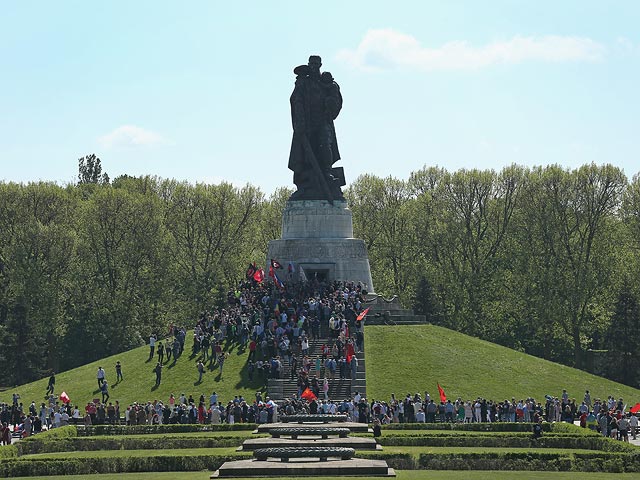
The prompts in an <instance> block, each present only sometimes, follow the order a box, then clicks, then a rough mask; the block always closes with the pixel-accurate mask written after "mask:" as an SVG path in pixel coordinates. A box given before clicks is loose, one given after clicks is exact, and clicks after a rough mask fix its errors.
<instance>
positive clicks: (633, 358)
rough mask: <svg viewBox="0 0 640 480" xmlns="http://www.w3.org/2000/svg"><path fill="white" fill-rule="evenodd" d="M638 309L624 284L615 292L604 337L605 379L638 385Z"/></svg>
mask: <svg viewBox="0 0 640 480" xmlns="http://www.w3.org/2000/svg"><path fill="white" fill-rule="evenodd" d="M639 329H640V305H639V304H638V297H637V296H636V295H635V293H634V292H633V290H632V289H631V285H630V284H629V283H628V282H627V281H625V282H624V283H623V284H622V287H621V289H620V291H619V292H618V298H617V301H616V305H615V310H614V312H613V316H612V319H611V325H610V327H609V330H608V332H607V336H606V346H607V347H608V349H609V352H611V354H610V359H609V364H608V373H609V377H610V378H612V379H615V380H617V381H619V382H622V383H625V384H627V385H633V386H636V385H638V365H639V364H640V337H639V336H638V331H639Z"/></svg>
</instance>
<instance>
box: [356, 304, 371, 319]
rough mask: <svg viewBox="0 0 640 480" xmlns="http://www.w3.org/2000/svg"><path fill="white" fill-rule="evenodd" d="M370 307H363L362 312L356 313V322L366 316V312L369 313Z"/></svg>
mask: <svg viewBox="0 0 640 480" xmlns="http://www.w3.org/2000/svg"><path fill="white" fill-rule="evenodd" d="M370 308H371V307H368V308H365V309H364V310H363V311H362V312H360V315H358V318H356V322H360V321H362V320H363V319H364V317H366V316H367V313H369V309H370Z"/></svg>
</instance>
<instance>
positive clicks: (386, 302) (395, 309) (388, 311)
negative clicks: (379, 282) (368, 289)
mask: <svg viewBox="0 0 640 480" xmlns="http://www.w3.org/2000/svg"><path fill="white" fill-rule="evenodd" d="M366 307H370V308H371V310H369V313H368V314H367V318H366V324H367V325H421V324H426V323H427V319H426V317H425V316H424V315H416V314H415V313H413V310H408V309H405V308H402V305H400V302H399V301H398V297H397V296H394V297H393V298H391V299H386V298H384V297H383V296H382V295H377V294H375V293H373V294H368V295H367V298H366V300H365V308H366Z"/></svg>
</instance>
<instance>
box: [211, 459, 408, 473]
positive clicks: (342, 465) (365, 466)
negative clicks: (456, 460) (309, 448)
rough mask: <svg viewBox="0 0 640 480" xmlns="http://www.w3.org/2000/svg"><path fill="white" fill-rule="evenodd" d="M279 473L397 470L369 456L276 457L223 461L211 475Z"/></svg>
mask: <svg viewBox="0 0 640 480" xmlns="http://www.w3.org/2000/svg"><path fill="white" fill-rule="evenodd" d="M279 476H301V477H307V476H308V477H312V476H335V477H341V476H362V477H364V476H380V477H395V476H396V473H395V471H394V470H393V469H392V468H389V466H388V465H387V462H385V461H384V460H368V459H364V458H353V459H351V460H329V461H327V462H318V461H317V459H303V458H300V459H291V460H290V461H289V462H281V461H279V460H270V461H266V462H265V461H258V460H237V461H234V462H225V463H224V464H223V465H222V466H221V467H220V468H219V469H218V470H217V471H216V472H215V473H214V474H213V475H211V478H224V477H279Z"/></svg>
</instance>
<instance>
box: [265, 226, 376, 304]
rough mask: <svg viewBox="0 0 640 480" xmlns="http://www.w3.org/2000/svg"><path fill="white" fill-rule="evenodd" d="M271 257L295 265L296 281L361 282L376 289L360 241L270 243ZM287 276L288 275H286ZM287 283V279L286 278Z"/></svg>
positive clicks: (300, 240) (350, 239)
mask: <svg viewBox="0 0 640 480" xmlns="http://www.w3.org/2000/svg"><path fill="white" fill-rule="evenodd" d="M268 258H273V259H276V260H277V261H278V262H280V263H281V264H282V265H288V264H289V263H292V264H293V265H294V268H295V272H294V273H293V275H294V276H295V278H293V280H294V281H299V280H313V279H318V280H319V281H334V280H338V281H353V282H361V283H362V284H363V285H364V286H366V287H367V291H369V292H371V291H372V290H373V281H372V279H371V267H370V265H369V256H368V255H367V248H366V246H365V244H364V240H360V239H357V238H296V239H287V240H271V241H270V242H269V251H268ZM283 275H285V274H283ZM283 280H285V281H286V278H285V279H283Z"/></svg>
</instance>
